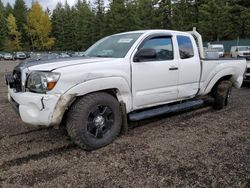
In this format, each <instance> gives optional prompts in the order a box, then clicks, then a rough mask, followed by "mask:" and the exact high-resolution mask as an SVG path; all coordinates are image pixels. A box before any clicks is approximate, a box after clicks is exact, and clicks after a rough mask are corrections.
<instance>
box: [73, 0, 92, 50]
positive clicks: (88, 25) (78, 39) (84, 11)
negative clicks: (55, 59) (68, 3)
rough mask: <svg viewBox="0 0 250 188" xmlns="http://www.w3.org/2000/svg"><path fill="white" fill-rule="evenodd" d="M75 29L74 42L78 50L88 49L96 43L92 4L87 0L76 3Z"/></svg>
mask: <svg viewBox="0 0 250 188" xmlns="http://www.w3.org/2000/svg"><path fill="white" fill-rule="evenodd" d="M75 10H76V13H75V16H76V18H75V21H74V23H75V29H74V32H75V33H74V36H75V39H74V44H75V48H76V49H77V50H86V49H87V48H88V47H89V46H90V45H92V44H93V43H94V37H93V23H94V19H95V15H94V12H92V10H91V8H90V5H89V4H88V3H87V2H86V1H85V0H83V1H80V0H78V2H77V3H76V5H75Z"/></svg>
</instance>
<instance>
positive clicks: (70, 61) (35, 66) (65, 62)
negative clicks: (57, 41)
mask: <svg viewBox="0 0 250 188" xmlns="http://www.w3.org/2000/svg"><path fill="white" fill-rule="evenodd" d="M115 59H117V58H102V57H77V58H61V59H51V60H45V61H25V62H23V63H21V64H19V65H18V67H20V68H28V69H29V70H30V71H32V70H40V71H53V70H56V69H59V68H62V67H68V66H74V65H79V64H88V63H103V62H107V61H113V60H115Z"/></svg>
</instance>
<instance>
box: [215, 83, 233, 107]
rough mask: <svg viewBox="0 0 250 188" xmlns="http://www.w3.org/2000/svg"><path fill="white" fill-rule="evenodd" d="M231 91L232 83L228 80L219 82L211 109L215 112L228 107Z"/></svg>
mask: <svg viewBox="0 0 250 188" xmlns="http://www.w3.org/2000/svg"><path fill="white" fill-rule="evenodd" d="M231 90H232V82H231V81H229V80H224V81H221V82H220V83H219V84H218V86H217V88H216V90H215V94H214V104H213V108H214V109H216V110H221V109H223V108H224V107H225V106H227V105H228V103H229V99H230V94H231Z"/></svg>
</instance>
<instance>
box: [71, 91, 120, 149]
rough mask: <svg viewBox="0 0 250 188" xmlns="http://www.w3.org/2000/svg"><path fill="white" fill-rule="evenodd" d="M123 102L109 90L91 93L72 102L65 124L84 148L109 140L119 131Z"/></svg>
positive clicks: (99, 146)
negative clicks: (109, 92)
mask: <svg viewBox="0 0 250 188" xmlns="http://www.w3.org/2000/svg"><path fill="white" fill-rule="evenodd" d="M121 125H122V113H121V109H120V104H119V102H118V101H117V99H116V98H115V97H113V96H112V95H110V94H108V93H104V92H98V93H92V94H88V95H86V96H84V97H82V98H80V99H78V100H77V101H75V103H74V104H73V105H72V107H71V108H70V110H69V113H68V117H67V123H66V128H67V131H68V134H69V136H70V137H71V139H72V140H73V141H74V142H75V144H77V145H78V146H80V147H81V148H83V149H85V150H95V149H98V148H101V147H103V146H106V145H108V144H110V143H111V142H112V141H113V140H114V139H115V138H116V137H117V136H118V134H119V133H120V130H121Z"/></svg>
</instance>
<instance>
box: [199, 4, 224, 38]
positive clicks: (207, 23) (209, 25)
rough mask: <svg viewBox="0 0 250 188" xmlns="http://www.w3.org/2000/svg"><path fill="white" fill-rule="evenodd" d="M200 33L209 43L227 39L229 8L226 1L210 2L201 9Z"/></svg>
mask: <svg viewBox="0 0 250 188" xmlns="http://www.w3.org/2000/svg"><path fill="white" fill-rule="evenodd" d="M199 14H200V20H199V28H198V29H199V31H200V32H201V33H202V35H203V38H204V39H205V40H208V41H215V40H217V41H218V40H220V39H223V38H224V37H225V33H224V31H225V29H226V28H227V26H228V22H227V19H228V8H227V6H226V3H225V1H223V0H221V1H217V0H208V1H207V2H206V3H204V4H202V5H201V6H200V8H199Z"/></svg>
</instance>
